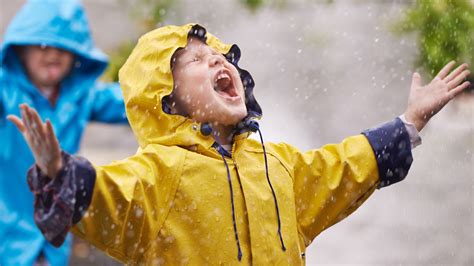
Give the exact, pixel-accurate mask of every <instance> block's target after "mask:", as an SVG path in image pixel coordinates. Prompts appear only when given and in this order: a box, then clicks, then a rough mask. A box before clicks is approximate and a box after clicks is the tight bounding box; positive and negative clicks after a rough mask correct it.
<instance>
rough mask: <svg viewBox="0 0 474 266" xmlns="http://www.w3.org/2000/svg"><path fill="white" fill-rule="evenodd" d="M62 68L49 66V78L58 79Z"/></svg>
mask: <svg viewBox="0 0 474 266" xmlns="http://www.w3.org/2000/svg"><path fill="white" fill-rule="evenodd" d="M60 72H61V70H60V68H59V66H48V68H47V73H48V78H49V79H56V78H58V76H59V74H60Z"/></svg>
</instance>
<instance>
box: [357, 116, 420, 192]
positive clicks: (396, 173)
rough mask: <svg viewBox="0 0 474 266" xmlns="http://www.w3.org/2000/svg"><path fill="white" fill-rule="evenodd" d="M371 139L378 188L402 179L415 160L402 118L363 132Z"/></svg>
mask: <svg viewBox="0 0 474 266" xmlns="http://www.w3.org/2000/svg"><path fill="white" fill-rule="evenodd" d="M362 134H364V136H366V137H367V139H368V140H369V143H370V145H371V146H372V149H373V150H374V153H375V157H376V159H377V166H378V170H379V176H380V183H379V186H378V188H382V187H386V186H389V185H392V184H394V183H397V182H400V181H402V180H403V179H404V178H405V177H406V175H407V174H408V170H409V169H410V166H411V164H412V162H413V156H412V154H411V145H410V136H409V135H408V132H407V130H406V127H405V124H404V123H403V122H402V120H401V119H400V118H398V117H397V118H396V119H394V120H392V121H390V122H387V123H385V124H382V125H380V126H378V127H376V128H372V129H368V130H366V131H364V132H362Z"/></svg>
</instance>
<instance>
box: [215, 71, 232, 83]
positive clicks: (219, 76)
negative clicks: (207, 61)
mask: <svg viewBox="0 0 474 266" xmlns="http://www.w3.org/2000/svg"><path fill="white" fill-rule="evenodd" d="M221 79H230V77H229V75H227V74H226V73H221V74H219V75H217V77H216V80H215V82H217V81H219V80H221Z"/></svg>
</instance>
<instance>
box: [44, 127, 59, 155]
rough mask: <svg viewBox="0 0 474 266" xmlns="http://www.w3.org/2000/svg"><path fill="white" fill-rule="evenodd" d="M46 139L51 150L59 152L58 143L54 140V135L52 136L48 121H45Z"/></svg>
mask: <svg viewBox="0 0 474 266" xmlns="http://www.w3.org/2000/svg"><path fill="white" fill-rule="evenodd" d="M46 137H47V139H48V142H49V144H50V145H51V149H52V150H53V151H55V152H59V150H60V147H59V142H58V139H57V138H56V135H55V134H54V129H53V125H52V124H51V121H49V120H46Z"/></svg>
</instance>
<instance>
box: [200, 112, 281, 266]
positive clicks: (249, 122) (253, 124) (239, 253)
mask: <svg viewBox="0 0 474 266" xmlns="http://www.w3.org/2000/svg"><path fill="white" fill-rule="evenodd" d="M245 126H246V127H247V128H249V129H250V130H251V131H253V132H258V134H259V136H260V143H261V144H262V148H263V157H264V159H265V175H266V177H267V182H268V185H269V186H270V189H271V191H272V195H273V201H274V203H275V210H276V214H277V221H278V236H279V237H280V242H281V248H282V250H283V251H286V247H285V243H284V241H283V236H282V233H281V218H280V209H279V207H278V200H277V197H276V193H275V190H274V189H273V185H272V182H271V180H270V176H269V174H268V160H267V151H266V149H265V144H264V142H263V135H262V132H261V131H260V127H259V125H258V123H257V121H253V120H247V121H246V122H245ZM203 129H204V130H206V131H205V133H209V134H210V132H212V129H211V128H210V126H208V125H207V126H206V127H205V128H201V131H203ZM206 135H208V134H206ZM214 139H215V141H216V142H215V145H213V146H214V148H215V149H216V150H217V152H218V153H219V154H220V155H221V156H222V160H223V161H224V165H225V167H226V170H227V182H228V183H229V190H230V201H231V204H232V223H233V225H234V234H235V241H236V243H237V258H238V259H239V261H241V260H242V249H241V248H240V240H239V234H238V231H237V222H236V220H235V204H234V191H233V189H232V180H231V176H230V170H229V165H228V164H227V160H226V159H225V154H229V153H228V152H227V150H225V149H224V148H223V147H222V146H221V145H220V143H219V142H218V140H217V136H216V134H215V133H214Z"/></svg>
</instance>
